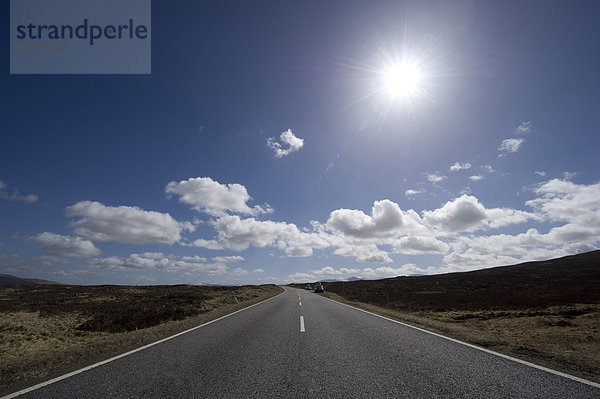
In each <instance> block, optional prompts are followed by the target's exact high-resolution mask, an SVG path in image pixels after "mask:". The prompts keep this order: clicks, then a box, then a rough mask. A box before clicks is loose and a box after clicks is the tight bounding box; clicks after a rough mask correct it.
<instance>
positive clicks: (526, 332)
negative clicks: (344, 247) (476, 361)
mask: <svg viewBox="0 0 600 399" xmlns="http://www.w3.org/2000/svg"><path fill="white" fill-rule="evenodd" d="M328 295H329V297H330V298H331V299H333V300H336V301H339V302H342V303H346V304H349V305H352V306H356V307H358V308H361V309H364V310H368V311H370V312H373V313H377V314H380V315H382V316H386V317H390V318H393V319H396V320H399V321H404V322H407V323H409V324H412V325H415V326H419V327H423V328H425V329H428V330H430V331H435V332H439V333H441V334H444V335H446V336H449V337H452V338H456V339H459V340H462V341H465V342H470V343H473V344H476V345H479V346H483V347H485V348H488V349H491V350H494V351H497V352H502V353H506V354H509V355H512V356H514V357H517V358H521V359H524V360H528V361H531V362H534V363H537V364H540V365H544V366H546V367H550V368H553V369H557V370H561V371H564V372H567V373H570V374H574V375H578V376H581V377H584V378H587V379H589V380H592V381H596V382H600V304H572V305H562V306H549V307H547V308H543V309H541V308H530V309H519V310H506V311H500V310H495V311H492V310H452V311H413V312H410V311H402V310H397V309H392V308H387V307H382V306H376V305H373V304H369V303H363V302H359V301H350V300H347V299H346V298H344V297H342V296H340V295H338V294H336V293H333V292H331V291H330V292H328Z"/></svg>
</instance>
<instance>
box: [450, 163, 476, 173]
mask: <svg viewBox="0 0 600 399" xmlns="http://www.w3.org/2000/svg"><path fill="white" fill-rule="evenodd" d="M467 169H471V164H470V163H468V162H465V163H460V162H456V163H455V164H454V165H452V166H450V172H458V171H459V170H467Z"/></svg>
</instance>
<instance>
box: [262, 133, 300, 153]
mask: <svg viewBox="0 0 600 399" xmlns="http://www.w3.org/2000/svg"><path fill="white" fill-rule="evenodd" d="M279 141H281V143H279V142H277V140H276V139H275V138H274V137H269V138H268V139H267V147H269V148H270V149H272V150H273V151H274V152H275V157H276V158H282V157H284V156H286V155H289V154H291V153H292V152H296V151H298V150H300V149H301V148H302V147H303V146H304V139H301V138H298V137H296V136H294V133H293V132H292V129H288V130H286V131H285V132H283V133H281V135H280V136H279Z"/></svg>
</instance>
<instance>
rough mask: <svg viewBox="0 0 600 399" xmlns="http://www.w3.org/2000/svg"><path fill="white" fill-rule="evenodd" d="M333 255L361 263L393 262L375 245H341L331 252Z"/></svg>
mask: <svg viewBox="0 0 600 399" xmlns="http://www.w3.org/2000/svg"><path fill="white" fill-rule="evenodd" d="M333 253H334V254H336V255H341V256H351V257H354V258H356V260H357V261H358V262H361V263H391V262H393V260H392V259H391V258H390V256H389V254H388V253H387V252H386V251H383V250H381V249H379V248H378V247H377V245H375V244H364V245H342V246H340V247H338V248H337V249H336V250H335V251H333Z"/></svg>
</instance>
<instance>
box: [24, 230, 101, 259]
mask: <svg viewBox="0 0 600 399" xmlns="http://www.w3.org/2000/svg"><path fill="white" fill-rule="evenodd" d="M29 241H31V242H37V243H40V244H42V249H43V251H44V253H45V254H46V255H47V256H54V257H89V256H98V255H100V253H101V251H100V250H99V249H98V248H96V246H95V245H94V243H93V242H91V241H89V240H84V239H83V238H81V237H71V236H63V235H60V234H55V233H49V232H44V233H40V234H38V235H36V236H34V237H30V238H29Z"/></svg>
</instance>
